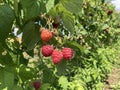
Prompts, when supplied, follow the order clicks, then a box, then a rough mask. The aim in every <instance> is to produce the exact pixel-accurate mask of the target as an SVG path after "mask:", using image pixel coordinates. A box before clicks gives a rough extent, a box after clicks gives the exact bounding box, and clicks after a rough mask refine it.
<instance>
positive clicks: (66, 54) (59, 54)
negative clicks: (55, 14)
mask: <svg viewBox="0 0 120 90" xmlns="http://www.w3.org/2000/svg"><path fill="white" fill-rule="evenodd" d="M40 36H41V39H42V40H43V41H45V42H48V41H50V40H51V39H52V37H53V35H52V32H51V31H50V30H48V29H42V30H41V35H40ZM41 52H42V55H43V56H45V57H49V56H51V58H52V62H53V63H54V64H59V63H60V62H61V61H62V59H65V60H71V59H72V57H73V50H72V49H71V48H68V47H65V48H63V49H62V50H57V49H54V46H52V45H49V44H47V45H44V46H42V48H41Z"/></svg>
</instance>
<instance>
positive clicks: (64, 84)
mask: <svg viewBox="0 0 120 90" xmlns="http://www.w3.org/2000/svg"><path fill="white" fill-rule="evenodd" d="M68 83H69V82H68V80H67V78H66V77H65V76H61V77H60V78H59V84H60V85H61V87H62V88H63V90H67V87H68Z"/></svg>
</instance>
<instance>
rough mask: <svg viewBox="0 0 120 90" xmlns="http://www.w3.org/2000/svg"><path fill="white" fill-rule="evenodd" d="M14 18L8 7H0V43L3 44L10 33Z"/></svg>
mask: <svg viewBox="0 0 120 90" xmlns="http://www.w3.org/2000/svg"><path fill="white" fill-rule="evenodd" d="M14 18H15V16H14V12H13V10H12V9H11V7H10V6H9V5H7V4H5V5H0V42H3V41H4V40H5V39H6V38H7V36H8V34H9V33H10V32H11V27H12V24H13V20H14Z"/></svg>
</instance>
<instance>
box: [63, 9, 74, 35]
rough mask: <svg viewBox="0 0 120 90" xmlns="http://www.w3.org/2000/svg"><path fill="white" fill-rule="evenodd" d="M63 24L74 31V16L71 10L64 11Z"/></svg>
mask: <svg viewBox="0 0 120 90" xmlns="http://www.w3.org/2000/svg"><path fill="white" fill-rule="evenodd" d="M62 20H63V25H64V26H65V27H66V28H67V30H68V31H70V32H71V33H72V32H73V31H74V18H73V15H72V14H71V13H70V12H67V11H64V12H63V13H62Z"/></svg>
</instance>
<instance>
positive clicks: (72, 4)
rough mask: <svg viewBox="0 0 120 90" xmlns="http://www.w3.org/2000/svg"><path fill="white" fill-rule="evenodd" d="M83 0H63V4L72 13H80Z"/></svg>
mask: <svg viewBox="0 0 120 90" xmlns="http://www.w3.org/2000/svg"><path fill="white" fill-rule="evenodd" d="M82 2H83V0H61V3H62V5H63V6H64V7H65V8H66V9H67V10H68V11H70V12H72V13H78V12H80V11H81V10H82Z"/></svg>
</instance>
